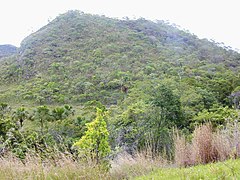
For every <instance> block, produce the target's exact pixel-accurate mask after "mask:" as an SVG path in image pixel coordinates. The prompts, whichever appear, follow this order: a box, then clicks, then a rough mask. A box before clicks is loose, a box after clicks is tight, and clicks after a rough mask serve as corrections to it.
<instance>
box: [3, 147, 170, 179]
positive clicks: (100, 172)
mask: <svg viewBox="0 0 240 180" xmlns="http://www.w3.org/2000/svg"><path fill="white" fill-rule="evenodd" d="M167 164H168V163H167V161H164V160H163V159H162V158H160V157H159V158H155V159H153V158H150V157H148V155H147V153H146V152H142V153H136V155H135V156H134V157H133V156H131V155H129V154H127V153H122V154H121V155H119V156H118V157H117V158H116V159H114V161H112V162H111V165H112V168H111V170H110V171H109V172H107V171H105V170H104V169H103V168H102V166H97V165H96V163H93V162H91V161H88V162H86V161H85V162H79V161H78V162H76V161H73V158H72V157H71V156H66V155H61V156H58V158H55V159H54V160H49V159H48V160H45V161H42V160H41V158H39V157H37V156H27V158H26V159H25V160H24V162H23V161H21V160H20V159H18V158H16V157H14V156H12V155H8V156H7V157H4V158H1V159H0V179H4V180H5V179H14V180H15V179H16V180H26V179H38V180H45V179H64V180H65V179H66V180H67V179H69V180H74V179H84V180H88V179H89V180H95V179H129V178H133V177H136V176H140V175H144V174H148V173H150V172H151V171H153V170H156V169H157V168H161V167H165V166H167Z"/></svg>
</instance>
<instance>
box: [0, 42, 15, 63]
mask: <svg viewBox="0 0 240 180" xmlns="http://www.w3.org/2000/svg"><path fill="white" fill-rule="evenodd" d="M16 53H17V47H15V46H13V45H10V44H5V45H0V59H1V58H3V57H7V56H10V55H13V54H16Z"/></svg>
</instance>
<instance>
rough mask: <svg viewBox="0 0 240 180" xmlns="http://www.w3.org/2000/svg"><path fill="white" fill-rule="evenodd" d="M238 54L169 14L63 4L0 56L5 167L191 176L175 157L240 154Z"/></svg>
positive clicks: (52, 174)
mask: <svg viewBox="0 0 240 180" xmlns="http://www.w3.org/2000/svg"><path fill="white" fill-rule="evenodd" d="M239 60H240V55H239V53H237V52H236V51H234V50H232V49H231V48H230V47H226V46H225V45H224V44H222V43H217V42H214V41H208V40H206V39H199V38H198V37H197V36H195V35H193V34H191V33H190V32H188V31H186V30H180V29H179V28H178V27H176V25H173V24H169V23H167V22H164V21H156V22H152V21H149V20H145V19H143V18H141V19H137V20H129V19H127V18H126V19H124V20H119V19H111V18H107V17H104V16H98V15H89V14H84V13H82V12H79V11H69V12H67V13H65V14H62V15H60V16H58V17H57V18H56V19H54V20H53V21H52V22H50V23H49V24H48V25H46V26H45V27H42V28H41V29H40V30H39V31H37V32H35V33H33V34H31V35H30V36H28V37H27V38H25V39H24V40H23V41H22V43H21V47H20V48H18V49H17V52H14V53H13V54H10V55H8V56H5V57H4V58H1V59H0V102H1V103H0V157H1V160H0V172H1V173H0V174H1V175H0V178H2V179H4V178H6V177H12V178H14V177H21V178H22V179H26V178H32V179H102V178H106V179H124V178H125V179H126V178H133V177H135V176H141V175H144V174H146V173H149V172H152V171H154V170H156V169H157V168H161V170H160V171H159V172H156V174H157V173H158V175H156V174H153V176H163V177H165V176H167V175H163V174H162V173H163V172H164V173H167V172H168V171H174V172H175V171H176V174H178V175H179V173H180V174H181V175H179V176H181V177H183V176H184V177H186V176H188V171H192V169H194V168H192V169H191V168H190V170H189V169H187V170H186V171H185V170H184V172H183V171H182V170H180V169H177V168H176V166H177V167H188V166H193V165H197V164H206V163H213V162H217V161H224V160H227V159H236V158H238V157H239V155H240V147H239V141H240V137H239V135H240V134H239V133H240V132H239V127H238V126H239V100H240V78H239V75H240V74H239V62H238V61H239ZM227 163H228V162H227ZM229 163H232V162H231V161H229ZM237 163H238V161H236V164H237ZM146 164H147V166H146ZM210 166H211V165H210ZM214 166H215V165H214ZM220 166H221V165H220ZM229 166H230V165H229ZM231 166H232V165H231ZM236 166H238V165H236ZM13 167H14V168H13ZM173 167H174V168H175V169H174V170H173V169H172V168H173ZM199 167H200V168H201V166H199ZM36 169H38V171H36ZM33 172H35V173H33ZM233 172H234V173H233ZM223 173H225V171H223ZM226 173H227V174H229V173H230V171H226ZM231 173H232V174H231V175H233V177H239V175H237V174H238V172H236V173H235V170H234V171H231ZM159 174H162V175H159ZM185 175H186V176H185ZM1 176H2V177H1ZM200 176H201V177H206V178H207V177H208V175H206V176H202V175H199V177H200ZM194 177H195V176H194ZM224 177H225V176H224ZM226 177H228V175H226Z"/></svg>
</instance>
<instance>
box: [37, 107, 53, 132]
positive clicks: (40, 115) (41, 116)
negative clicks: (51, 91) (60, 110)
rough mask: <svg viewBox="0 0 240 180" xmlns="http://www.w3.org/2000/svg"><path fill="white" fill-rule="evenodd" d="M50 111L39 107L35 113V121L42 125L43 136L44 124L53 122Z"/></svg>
mask: <svg viewBox="0 0 240 180" xmlns="http://www.w3.org/2000/svg"><path fill="white" fill-rule="evenodd" d="M51 118H52V117H51V115H50V110H49V109H48V107H47V106H39V107H37V109H36V111H35V112H34V119H35V120H38V121H39V122H40V125H41V132H42V134H43V129H44V123H45V122H47V121H49V120H51Z"/></svg>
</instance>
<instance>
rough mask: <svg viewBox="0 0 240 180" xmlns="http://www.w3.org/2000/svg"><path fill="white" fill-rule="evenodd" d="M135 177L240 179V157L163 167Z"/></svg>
mask: <svg viewBox="0 0 240 180" xmlns="http://www.w3.org/2000/svg"><path fill="white" fill-rule="evenodd" d="M135 179H139V180H140V179H164V180H165V179H167V180H169V179H194V180H195V179H240V159H238V160H228V161H225V162H218V163H212V164H207V165H198V166H194V167H189V168H166V169H163V168H162V169H159V170H157V171H154V172H152V173H150V174H148V175H144V176H141V177H137V178H135Z"/></svg>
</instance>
